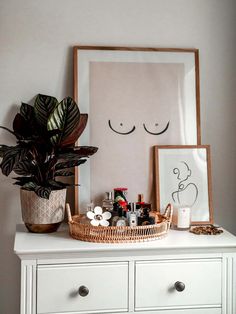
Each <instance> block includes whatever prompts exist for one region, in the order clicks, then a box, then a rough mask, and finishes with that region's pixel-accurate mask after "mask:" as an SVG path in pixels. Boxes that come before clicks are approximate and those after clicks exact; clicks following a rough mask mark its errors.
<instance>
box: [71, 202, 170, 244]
mask: <svg viewBox="0 0 236 314" xmlns="http://www.w3.org/2000/svg"><path fill="white" fill-rule="evenodd" d="M67 213H68V223H69V232H70V235H71V237H72V238H74V239H77V240H81V241H87V242H102V243H120V242H144V241H150V240H156V239H160V238H163V237H164V236H166V235H167V233H168V231H169V229H170V224H171V219H172V213H173V208H172V206H171V205H168V206H167V208H166V210H165V213H164V214H163V215H161V214H159V221H160V222H159V223H157V224H155V225H147V226H137V227H128V226H127V227H102V226H99V227H94V226H92V225H90V224H85V223H84V222H83V219H82V217H83V215H74V216H71V213H70V209H69V206H68V204H67Z"/></svg>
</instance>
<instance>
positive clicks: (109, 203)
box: [102, 192, 113, 212]
mask: <svg viewBox="0 0 236 314" xmlns="http://www.w3.org/2000/svg"><path fill="white" fill-rule="evenodd" d="M102 209H103V210H106V211H109V212H112V211H113V199H112V192H105V198H104V200H103V201H102Z"/></svg>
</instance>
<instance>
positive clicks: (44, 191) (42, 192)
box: [34, 186, 51, 199]
mask: <svg viewBox="0 0 236 314" xmlns="http://www.w3.org/2000/svg"><path fill="white" fill-rule="evenodd" d="M34 191H35V193H36V194H37V195H38V196H39V197H41V198H46V199H49V196H50V193H51V188H49V187H44V186H36V188H35V190H34Z"/></svg>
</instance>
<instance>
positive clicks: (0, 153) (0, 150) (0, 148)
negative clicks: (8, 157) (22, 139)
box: [0, 145, 9, 158]
mask: <svg viewBox="0 0 236 314" xmlns="http://www.w3.org/2000/svg"><path fill="white" fill-rule="evenodd" d="M8 149H9V146H7V145H0V157H1V158H3V156H4V154H5V153H6V151H7V150H8Z"/></svg>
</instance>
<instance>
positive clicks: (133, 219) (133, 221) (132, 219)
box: [128, 203, 138, 227]
mask: <svg viewBox="0 0 236 314" xmlns="http://www.w3.org/2000/svg"><path fill="white" fill-rule="evenodd" d="M128 220H129V226H130V227H135V226H137V224H138V217H137V213H136V203H131V211H130V212H129V217H128Z"/></svg>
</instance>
